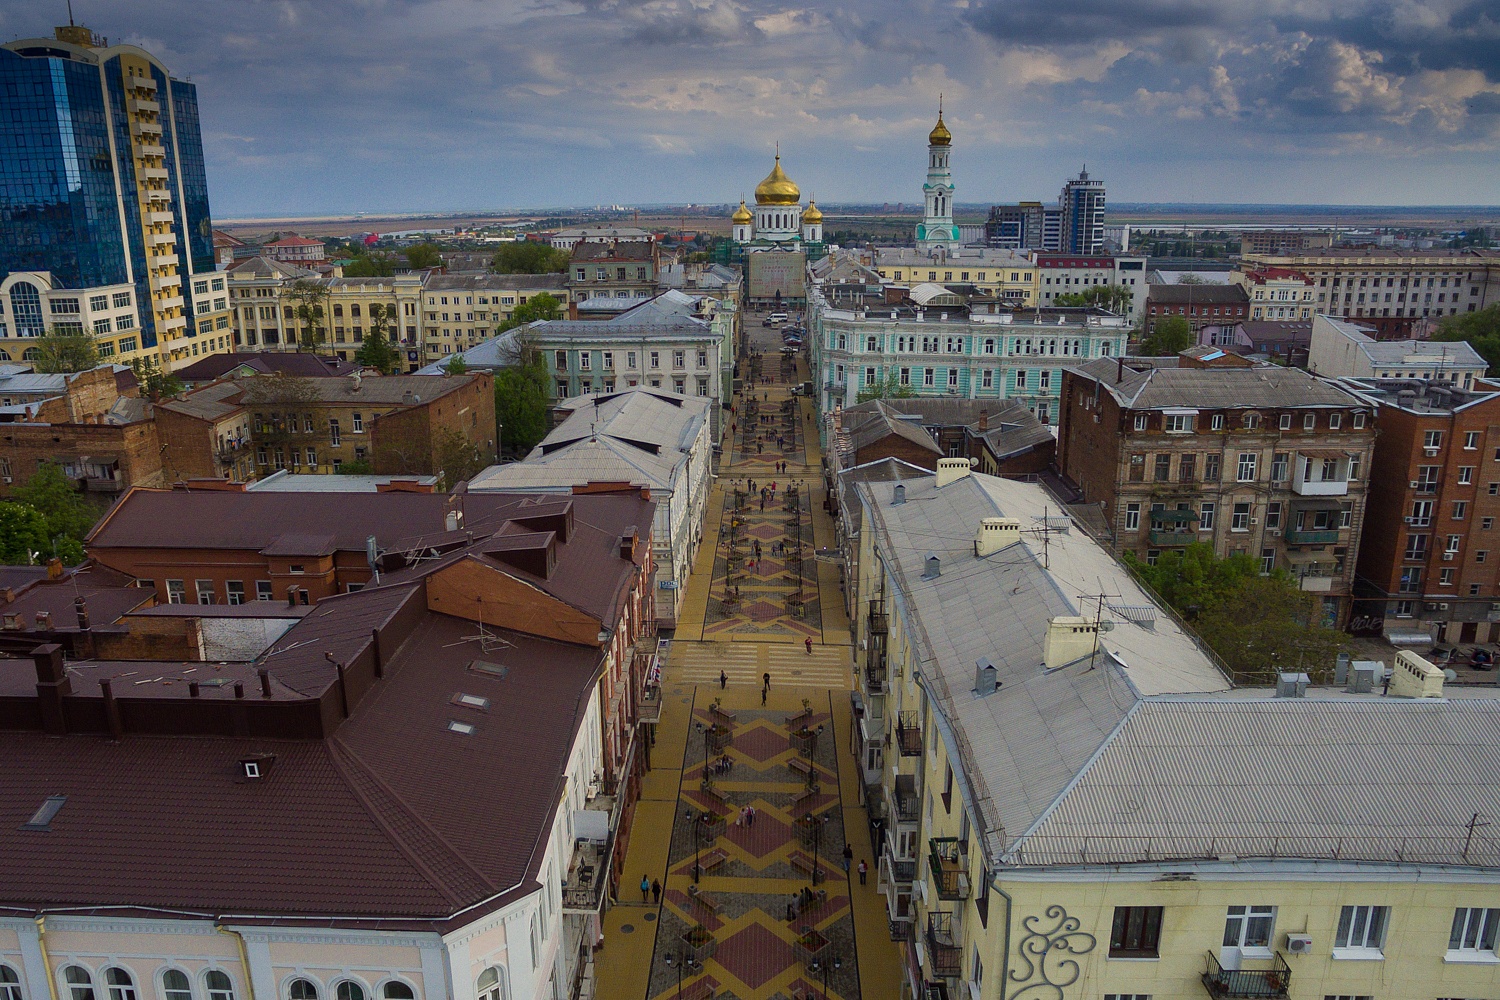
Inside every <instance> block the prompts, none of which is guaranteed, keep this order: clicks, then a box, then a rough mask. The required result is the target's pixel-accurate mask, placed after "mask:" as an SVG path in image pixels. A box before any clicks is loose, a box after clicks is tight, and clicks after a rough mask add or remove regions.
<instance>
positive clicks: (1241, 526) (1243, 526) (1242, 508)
mask: <svg viewBox="0 0 1500 1000" xmlns="http://www.w3.org/2000/svg"><path fill="white" fill-rule="evenodd" d="M1229 530H1230V531H1249V530H1250V504H1249V503H1248V502H1245V501H1241V502H1239V503H1237V504H1235V505H1234V511H1233V513H1231V514H1230V515H1229Z"/></svg>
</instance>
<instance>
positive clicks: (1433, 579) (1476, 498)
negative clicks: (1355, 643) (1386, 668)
mask: <svg viewBox="0 0 1500 1000" xmlns="http://www.w3.org/2000/svg"><path fill="white" fill-rule="evenodd" d="M1340 384H1341V385H1343V386H1344V387H1346V388H1348V389H1349V390H1350V391H1352V392H1354V393H1356V394H1357V395H1359V396H1360V397H1361V398H1362V399H1363V400H1365V401H1366V402H1367V403H1368V404H1369V405H1370V407H1371V408H1372V409H1373V410H1374V412H1375V415H1376V423H1377V426H1378V427H1379V429H1380V435H1379V437H1378V438H1377V439H1376V442H1375V452H1374V457H1373V458H1372V459H1371V462H1370V478H1371V480H1372V481H1374V482H1379V483H1380V484H1381V489H1378V490H1374V491H1372V492H1371V494H1370V500H1369V504H1368V507H1367V509H1366V513H1365V531H1364V542H1363V544H1362V545H1361V547H1360V551H1359V565H1358V573H1359V576H1358V580H1357V589H1356V594H1357V595H1358V596H1360V597H1362V598H1365V600H1360V601H1356V610H1355V615H1356V617H1357V618H1358V619H1360V620H1359V621H1358V622H1357V624H1358V625H1359V626H1360V627H1361V628H1360V630H1361V631H1372V632H1374V631H1379V630H1380V628H1381V627H1382V626H1383V627H1384V629H1385V631H1386V632H1387V633H1388V634H1397V633H1415V632H1423V633H1426V634H1428V635H1430V636H1431V637H1432V638H1434V639H1436V640H1437V641H1439V642H1465V643H1472V642H1491V641H1495V640H1497V639H1500V527H1497V524H1496V522H1497V518H1500V384H1497V383H1493V382H1486V381H1479V382H1477V383H1475V385H1474V387H1473V389H1472V390H1471V391H1465V390H1464V389H1461V388H1458V387H1456V386H1448V385H1444V384H1442V383H1435V382H1431V381H1428V380H1425V379H1380V378H1360V379H1344V380H1342V381H1341V382H1340Z"/></svg>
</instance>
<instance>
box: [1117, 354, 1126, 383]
mask: <svg viewBox="0 0 1500 1000" xmlns="http://www.w3.org/2000/svg"><path fill="white" fill-rule="evenodd" d="M1123 381H1125V355H1123V354H1122V355H1120V357H1119V359H1118V360H1117V361H1116V362H1115V385H1119V384H1120V383H1121V382H1123Z"/></svg>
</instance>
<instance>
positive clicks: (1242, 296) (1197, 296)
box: [1146, 285, 1250, 306]
mask: <svg viewBox="0 0 1500 1000" xmlns="http://www.w3.org/2000/svg"><path fill="white" fill-rule="evenodd" d="M1146 298H1147V300H1148V301H1150V302H1160V303H1170V304H1172V305H1196V306H1202V305H1209V306H1214V305H1246V304H1248V303H1249V301H1250V296H1249V295H1248V294H1247V293H1246V292H1245V289H1244V287H1243V286H1241V285H1152V286H1151V288H1150V291H1149V292H1148V293H1147V294H1146Z"/></svg>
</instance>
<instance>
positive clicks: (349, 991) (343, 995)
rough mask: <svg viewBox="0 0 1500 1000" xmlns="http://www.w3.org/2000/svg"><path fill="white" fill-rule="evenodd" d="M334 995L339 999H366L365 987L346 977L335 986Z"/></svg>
mask: <svg viewBox="0 0 1500 1000" xmlns="http://www.w3.org/2000/svg"><path fill="white" fill-rule="evenodd" d="M334 996H336V997H337V998H338V1000H365V988H364V987H363V986H361V985H359V984H358V983H356V982H352V981H350V980H348V979H345V980H344V981H343V982H341V983H339V984H338V986H336V987H334Z"/></svg>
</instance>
